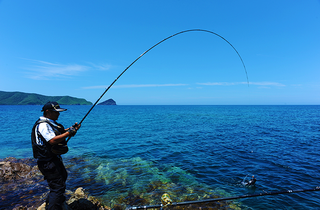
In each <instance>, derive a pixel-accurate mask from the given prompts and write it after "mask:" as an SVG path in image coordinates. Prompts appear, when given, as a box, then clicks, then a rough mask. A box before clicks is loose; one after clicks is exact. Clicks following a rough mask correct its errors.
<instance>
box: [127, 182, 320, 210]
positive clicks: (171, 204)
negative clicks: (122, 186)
mask: <svg viewBox="0 0 320 210" xmlns="http://www.w3.org/2000/svg"><path fill="white" fill-rule="evenodd" d="M308 191H320V187H319V186H318V187H315V188H312V189H300V190H286V191H275V192H264V193H258V194H252V195H241V196H234V197H226V198H214V199H206V200H199V201H185V202H176V203H170V204H168V205H166V207H174V206H183V205H190V204H202V203H210V202H218V201H226V200H235V199H241V198H252V197H260V196H267V195H280V194H288V193H299V192H308ZM162 207H163V204H159V205H152V206H136V207H128V208H126V210H134V209H151V208H162Z"/></svg>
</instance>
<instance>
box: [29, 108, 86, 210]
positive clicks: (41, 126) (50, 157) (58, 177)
mask: <svg viewBox="0 0 320 210" xmlns="http://www.w3.org/2000/svg"><path fill="white" fill-rule="evenodd" d="M66 110H67V109H62V108H60V106H59V104H58V103H57V102H48V103H46V104H45V105H44V106H43V107H42V110H41V111H42V112H43V116H41V117H40V118H39V119H38V120H37V122H36V123H35V124H34V126H33V128H32V134H31V140H32V149H33V156H34V158H36V159H37V163H38V167H39V170H40V171H41V173H42V174H43V176H44V179H45V180H47V182H48V185H49V188H50V193H49V195H48V197H47V200H46V209H49V210H53V209H54V210H60V209H62V206H63V204H64V202H65V200H66V198H65V196H64V193H65V189H66V180H67V177H68V173H67V171H66V169H65V167H64V164H63V162H62V158H61V154H65V153H67V152H68V146H67V141H66V138H68V137H72V136H74V135H75V134H76V133H77V130H78V129H79V128H80V126H81V124H78V123H75V124H74V125H73V126H71V127H70V128H68V129H64V127H63V126H62V125H61V124H59V123H57V122H56V120H58V118H59V115H60V112H63V111H66Z"/></svg>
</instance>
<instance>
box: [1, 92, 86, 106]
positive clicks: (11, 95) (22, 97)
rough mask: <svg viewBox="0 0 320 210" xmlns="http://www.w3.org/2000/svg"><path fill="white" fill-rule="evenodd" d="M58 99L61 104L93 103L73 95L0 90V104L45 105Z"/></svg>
mask: <svg viewBox="0 0 320 210" xmlns="http://www.w3.org/2000/svg"><path fill="white" fill-rule="evenodd" d="M48 101H56V102H58V103H59V104H60V105H92V103H91V102H90V101H87V100H85V99H82V98H75V97H71V96H44V95H40V94H36V93H23V92H6V91H0V105H43V104H45V103H47V102H48Z"/></svg>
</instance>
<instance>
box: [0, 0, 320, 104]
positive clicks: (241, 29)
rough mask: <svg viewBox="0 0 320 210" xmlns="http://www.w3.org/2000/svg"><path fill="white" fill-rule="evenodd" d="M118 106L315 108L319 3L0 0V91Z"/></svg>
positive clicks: (319, 99)
mask: <svg viewBox="0 0 320 210" xmlns="http://www.w3.org/2000/svg"><path fill="white" fill-rule="evenodd" d="M188 29H205V30H210V31H213V32H215V33H218V34H220V35H221V36H223V37H224V38H225V39H227V40H228V41H229V42H230V43H231V44H232V45H233V46H234V47H235V48H236V49H237V51H238V52H239V53H240V55H241V57H242V59H243V61H244V63H245V65H246V67H247V72H248V77H249V82H250V85H249V87H248V84H247V80H246V74H245V71H244V68H243V66H242V63H241V60H240V59H239V57H238V56H237V54H236V52H235V51H234V50H233V49H232V47H230V45H228V44H227V43H226V42H225V41H223V40H222V39H221V38H219V37H217V36H214V35H212V34H210V33H205V32H189V33H184V34H180V35H178V36H175V37H173V38H171V39H169V40H167V41H165V42H163V43H162V44H160V45H159V46H157V47H156V48H154V49H152V50H151V51H150V52H149V53H147V54H146V55H144V56H143V57H142V58H141V59H140V60H139V61H137V62H136V63H135V64H134V65H133V66H132V67H130V68H129V69H128V71H127V72H126V73H125V74H124V75H123V76H122V77H121V78H120V79H119V80H118V81H117V82H116V83H115V85H114V86H113V87H112V88H111V89H110V90H109V91H108V92H107V93H106V95H105V96H104V97H103V99H102V100H101V101H104V100H107V99H109V98H113V99H114V100H115V101H116V102H117V103H118V104H119V105H154V104H155V105H162V104H165V105H176V104H182V105H189V104H194V105H198V104H201V105H220V104H221V105H233V104H234V105H255V104H256V105H270V104H275V105H285V104H287V105H300V104H310V105H314V104H318V105H319V104H320V1H319V0H307V1H302V0H259V1H257V0H241V1H239V0H219V1H218V0H201V1H196V0H193V1H189V0H183V1H178V0H177V1H173V0H161V1H159V0H144V1H142V0H134V1H133V0H118V1H114V0H113V1H111V0H95V1H82V0H68V1H62V0H47V1H43V0H28V1H26V0H14V1H12V0H0V71H1V76H0V90H2V91H21V92H27V93H38V94H43V95H49V96H63V95H69V96H74V97H79V98H85V99H87V100H89V101H91V102H95V101H96V100H97V99H98V98H99V97H100V95H101V94H102V93H103V91H104V90H105V88H106V87H108V86H109V85H110V84H111V83H112V82H113V80H114V79H115V78H116V77H117V76H118V75H119V74H120V73H121V72H122V71H123V70H124V69H125V68H126V67H127V66H128V65H129V64H130V63H132V62H133V61H134V60H135V59H136V58H137V57H138V56H140V55H141V54H142V53H143V52H144V51H146V50H147V49H148V48H150V47H151V46H152V45H154V44H156V43H157V42H159V41H161V40H162V39H164V38H166V37H168V36H170V35H172V34H175V33H177V32H179V31H183V30H188Z"/></svg>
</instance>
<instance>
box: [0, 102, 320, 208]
mask: <svg viewBox="0 0 320 210" xmlns="http://www.w3.org/2000/svg"><path fill="white" fill-rule="evenodd" d="M41 107H42V106H5V105H2V106H0V137H1V141H2V147H1V152H0V158H1V159H3V158H6V157H16V158H32V149H31V142H30V141H31V140H30V133H31V128H32V126H33V124H34V122H35V121H36V120H37V119H38V117H39V116H40V115H41V114H42V112H41V111H40V110H41ZM61 107H63V108H67V109H68V110H67V111H66V112H63V113H61V115H60V117H59V120H58V122H60V123H61V124H63V125H65V127H70V126H71V125H73V124H74V122H80V121H81V119H82V118H83V117H84V115H85V114H86V113H87V111H88V110H89V109H90V108H91V106H85V105H83V106H76V105H75V106H61ZM319 140H320V106H316V105H314V106H302V105H301V106H160V105H159V106H122V105H117V106H96V107H95V108H94V109H93V110H92V112H91V113H90V114H89V115H88V116H87V118H86V119H85V120H84V122H83V123H82V127H81V129H80V130H79V131H78V133H77V135H76V136H75V137H73V138H71V140H70V141H69V143H68V145H69V152H68V153H67V154H65V155H63V159H64V161H65V163H66V165H67V166H68V171H69V178H68V181H67V189H73V190H74V189H76V188H77V187H84V188H85V189H86V192H88V193H89V194H90V195H93V196H96V197H98V198H99V199H100V200H101V201H102V202H103V203H104V204H106V205H109V206H111V207H112V206H115V205H120V206H122V207H123V208H124V207H126V206H127V205H128V203H130V205H133V206H134V205H137V206H139V205H140V204H141V203H144V205H156V204H160V203H161V195H162V194H164V193H168V194H169V195H170V197H171V199H172V200H173V201H174V202H181V201H187V200H203V199H208V198H213V197H232V196H241V195H247V194H257V193H265V192H273V191H284V190H296V189H309V188H315V187H316V186H320V173H319V166H320V155H319V149H320V141H319ZM252 175H254V176H255V177H256V179H257V182H256V185H255V186H254V187H245V186H243V185H242V184H241V182H242V181H243V180H244V179H245V178H247V179H248V178H250V177H251V176H252ZM38 193H43V192H38ZM6 202H10V201H6ZM12 202H18V201H12ZM206 205H210V204H206ZM221 209H320V192H319V191H316V192H302V193H294V194H285V195H268V196H262V197H254V198H245V199H239V200H234V201H231V202H228V203H227V204H226V205H222V206H221Z"/></svg>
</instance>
